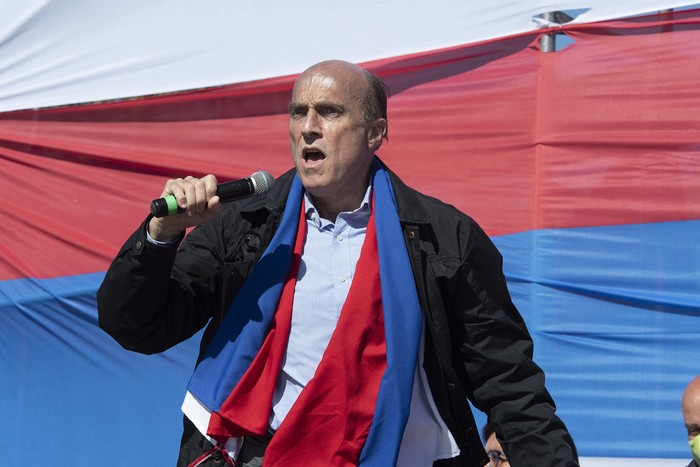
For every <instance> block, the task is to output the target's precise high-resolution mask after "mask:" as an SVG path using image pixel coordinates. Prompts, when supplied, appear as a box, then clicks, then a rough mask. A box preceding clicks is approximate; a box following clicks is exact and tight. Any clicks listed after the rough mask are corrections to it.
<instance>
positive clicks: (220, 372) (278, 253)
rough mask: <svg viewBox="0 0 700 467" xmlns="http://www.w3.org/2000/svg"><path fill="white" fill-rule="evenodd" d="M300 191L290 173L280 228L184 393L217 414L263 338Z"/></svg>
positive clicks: (287, 256)
mask: <svg viewBox="0 0 700 467" xmlns="http://www.w3.org/2000/svg"><path fill="white" fill-rule="evenodd" d="M302 195H303V189H302V185H301V181H300V180H299V178H298V177H297V176H296V175H295V176H294V180H293V182H292V186H291V189H290V191H289V196H288V197H287V205H286V206H285V209H284V213H283V214H282V220H281V221H280V226H279V228H278V229H277V232H275V235H274V237H272V240H271V241H270V244H269V245H268V247H267V249H266V250H265V252H264V253H263V254H262V256H261V257H260V261H258V264H257V265H256V266H255V268H254V269H253V271H252V272H251V274H250V277H248V279H247V280H246V281H245V283H244V284H243V287H242V288H241V290H240V292H239V293H238V295H237V296H236V298H235V299H234V301H233V304H232V305H231V308H229V312H228V313H227V314H226V316H225V317H224V320H223V321H222V323H221V324H220V325H219V328H218V329H217V331H216V334H215V335H214V338H213V339H212V342H211V343H210V344H209V346H208V347H207V350H206V352H205V354H204V357H203V359H202V361H200V362H199V364H198V365H197V368H195V370H194V373H193V374H192V377H191V378H190V382H189V384H188V385H187V389H188V391H189V392H190V393H191V394H192V395H194V396H195V397H196V398H197V399H198V400H199V401H200V402H201V403H202V404H204V405H205V406H206V407H207V408H208V409H209V410H211V411H213V412H217V411H218V410H219V408H220V407H221V405H222V404H223V403H224V401H225V400H226V398H228V396H229V394H231V391H232V390H233V388H234V387H235V385H236V384H237V383H238V381H239V380H240V379H241V377H242V376H243V373H245V371H246V370H247V369H248V367H249V366H250V364H251V363H252V362H253V359H254V358H255V356H256V355H257V353H258V351H259V350H260V346H262V343H263V341H264V339H265V336H266V335H267V331H268V330H269V328H270V324H271V323H272V319H273V317H274V315H275V311H277V304H278V302H279V298H280V295H281V294H282V287H283V286H284V282H285V280H286V278H287V273H288V272H289V266H290V263H291V258H292V251H293V249H294V240H295V238H296V233H297V228H298V223H299V210H300V209H301V199H302Z"/></svg>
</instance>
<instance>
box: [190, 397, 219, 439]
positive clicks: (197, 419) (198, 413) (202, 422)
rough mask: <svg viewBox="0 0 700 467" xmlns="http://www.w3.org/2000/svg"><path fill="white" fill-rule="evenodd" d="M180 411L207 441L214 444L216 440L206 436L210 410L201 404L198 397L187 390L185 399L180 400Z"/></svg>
mask: <svg viewBox="0 0 700 467" xmlns="http://www.w3.org/2000/svg"><path fill="white" fill-rule="evenodd" d="M182 413H184V414H185V416H186V417H187V418H189V419H190V421H191V422H192V423H193V424H194V426H195V427H196V428H197V430H199V432H200V433H202V434H203V435H204V436H205V437H206V438H207V439H208V440H209V441H211V442H212V443H213V444H216V441H215V440H213V439H212V438H210V437H208V436H207V428H209V418H210V417H211V411H210V410H209V409H207V408H206V407H205V406H204V404H202V403H201V402H200V401H199V399H197V398H196V397H195V396H193V395H192V394H191V393H190V392H189V391H187V394H185V400H184V401H182Z"/></svg>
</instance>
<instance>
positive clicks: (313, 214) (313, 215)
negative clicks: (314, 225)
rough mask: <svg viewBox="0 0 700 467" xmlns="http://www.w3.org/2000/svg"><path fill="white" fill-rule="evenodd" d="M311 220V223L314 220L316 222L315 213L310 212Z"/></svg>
mask: <svg viewBox="0 0 700 467" xmlns="http://www.w3.org/2000/svg"><path fill="white" fill-rule="evenodd" d="M311 220H312V221H315V220H316V213H315V212H312V213H311Z"/></svg>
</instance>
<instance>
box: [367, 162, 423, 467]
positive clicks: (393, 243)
mask: <svg viewBox="0 0 700 467" xmlns="http://www.w3.org/2000/svg"><path fill="white" fill-rule="evenodd" d="M373 175H374V181H373V189H374V195H375V196H374V203H375V209H376V215H375V216H374V222H375V225H376V230H377V247H378V250H379V264H380V268H379V276H380V280H381V284H382V307H383V308H384V328H385V331H386V347H387V355H386V358H387V370H386V372H385V374H384V377H383V378H382V382H381V384H380V386H379V395H378V397H377V404H376V407H375V410H374V417H373V419H372V426H371V428H370V431H369V435H368V437H367V442H366V443H365V446H364V448H363V450H362V454H361V455H360V466H362V467H370V466H386V465H395V464H396V459H397V458H398V454H399V448H400V447H401V439H402V437H403V432H404V429H405V427H406V422H407V421H408V415H409V412H410V409H411V395H412V391H413V377H414V373H415V369H416V362H417V359H418V348H419V344H420V336H421V332H422V326H423V321H422V317H421V311H420V304H419V302H418V294H417V292H416V289H415V287H414V286H413V284H414V281H413V273H412V269H411V263H410V262H409V259H408V252H407V251H406V245H405V243H404V239H403V233H402V230H401V224H400V222H399V216H398V214H397V210H396V201H395V199H394V191H393V189H392V187H391V182H390V181H389V177H388V175H387V173H386V171H385V170H383V169H381V168H380V167H379V165H378V163H376V162H375V165H374V167H373Z"/></svg>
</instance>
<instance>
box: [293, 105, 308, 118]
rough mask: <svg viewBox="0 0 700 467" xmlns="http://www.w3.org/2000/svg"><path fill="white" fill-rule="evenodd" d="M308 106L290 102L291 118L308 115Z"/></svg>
mask: <svg viewBox="0 0 700 467" xmlns="http://www.w3.org/2000/svg"><path fill="white" fill-rule="evenodd" d="M307 112H308V108H307V107H304V106H302V105H294V104H289V118H291V119H298V118H301V117H303V116H304V115H306V113H307Z"/></svg>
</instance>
